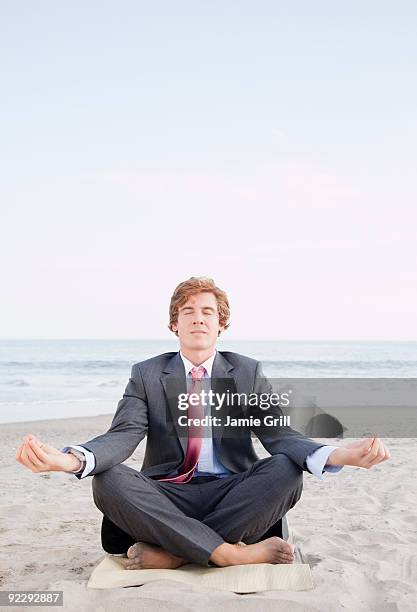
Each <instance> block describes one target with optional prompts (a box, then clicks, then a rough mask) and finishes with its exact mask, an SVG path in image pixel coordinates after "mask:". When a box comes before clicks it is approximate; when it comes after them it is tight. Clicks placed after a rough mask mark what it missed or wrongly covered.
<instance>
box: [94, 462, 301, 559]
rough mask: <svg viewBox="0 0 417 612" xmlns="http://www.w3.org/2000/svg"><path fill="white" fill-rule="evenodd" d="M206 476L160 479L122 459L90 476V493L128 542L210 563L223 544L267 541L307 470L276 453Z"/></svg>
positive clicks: (298, 493)
mask: <svg viewBox="0 0 417 612" xmlns="http://www.w3.org/2000/svg"><path fill="white" fill-rule="evenodd" d="M202 480H203V479H202V478H200V479H195V481H191V482H190V483H186V484H182V483H171V482H160V481H157V480H153V479H152V478H149V477H148V476H145V475H144V474H142V473H141V472H139V471H137V470H134V469H132V468H130V467H128V466H126V465H122V464H119V465H116V466H114V467H112V468H110V469H108V470H105V471H103V472H100V473H99V474H96V475H95V476H94V477H93V482H92V485H93V497H94V502H95V504H96V506H97V508H98V509H99V510H100V511H101V512H102V513H103V514H104V517H105V518H106V517H107V519H108V520H109V523H110V524H112V523H113V524H114V525H115V526H117V528H118V529H119V530H121V531H120V533H124V534H125V535H126V534H127V537H128V538H130V542H131V543H133V542H139V541H141V542H148V543H150V544H156V545H158V546H161V547H162V548H164V549H165V550H167V551H169V552H170V553H172V554H174V555H177V556H179V557H183V558H184V559H187V560H188V561H189V562H191V563H198V564H200V565H205V566H207V565H208V564H209V559H210V556H211V554H212V552H213V551H214V550H215V549H216V548H217V547H218V546H220V545H221V544H223V543H224V542H230V543H236V542H239V541H243V542H245V543H246V544H253V543H255V542H258V541H259V540H260V539H262V536H263V535H264V534H265V533H266V532H267V531H268V529H269V528H270V527H271V526H272V525H273V524H274V523H276V522H277V521H279V519H280V518H282V517H283V516H284V515H285V514H286V513H287V512H288V510H289V509H290V508H292V507H293V506H294V505H295V504H296V503H297V501H298V500H299V499H300V497H301V491H302V486H303V472H302V470H301V468H300V467H299V466H298V465H296V464H295V463H294V462H293V461H291V459H289V458H288V457H287V456H286V455H284V454H277V455H273V456H271V457H268V458H266V459H260V460H259V461H256V462H255V463H254V464H253V465H252V466H251V467H250V468H249V469H248V470H246V471H245V472H241V473H239V474H233V475H231V476H227V477H226V478H215V479H210V478H208V479H206V480H207V481H206V482H203V483H202V482H201V481H202ZM130 542H129V544H130ZM103 547H104V548H105V543H104V542H103ZM125 548H126V550H127V547H126V540H125ZM105 549H106V548H105ZM126 550H117V552H119V553H121V552H126ZM108 552H112V553H114V552H116V551H115V550H109V551H108Z"/></svg>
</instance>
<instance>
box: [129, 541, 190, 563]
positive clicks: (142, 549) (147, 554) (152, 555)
mask: <svg viewBox="0 0 417 612" xmlns="http://www.w3.org/2000/svg"><path fill="white" fill-rule="evenodd" d="M122 563H123V565H124V567H125V569H175V568H177V567H179V566H180V565H184V564H185V563H188V561H186V560H185V559H182V558H181V557H176V556H175V555H171V553H169V552H168V551H166V550H164V549H163V548H160V547H159V546H154V545H153V544H147V543H145V542H136V544H133V546H131V547H130V548H129V550H128V551H127V559H122Z"/></svg>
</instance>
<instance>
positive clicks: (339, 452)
mask: <svg viewBox="0 0 417 612" xmlns="http://www.w3.org/2000/svg"><path fill="white" fill-rule="evenodd" d="M326 465H344V460H343V449H342V448H336V449H335V450H333V451H332V452H331V453H330V455H329V456H328V457H327V461H326Z"/></svg>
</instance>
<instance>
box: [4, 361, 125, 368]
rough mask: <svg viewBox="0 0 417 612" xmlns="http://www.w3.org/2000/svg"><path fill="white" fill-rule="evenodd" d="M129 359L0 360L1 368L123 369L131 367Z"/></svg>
mask: <svg viewBox="0 0 417 612" xmlns="http://www.w3.org/2000/svg"><path fill="white" fill-rule="evenodd" d="M132 365H133V362H130V361H104V360H94V361H84V360H80V361H0V367H2V368H30V369H45V370H72V369H73V370H77V369H82V370H85V369H91V370H92V369H117V368H120V369H122V368H123V369H125V368H131V367H132Z"/></svg>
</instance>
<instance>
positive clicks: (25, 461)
mask: <svg viewBox="0 0 417 612" xmlns="http://www.w3.org/2000/svg"><path fill="white" fill-rule="evenodd" d="M21 456H22V463H23V465H25V466H26V467H28V468H29V469H30V470H32V472H37V471H38V468H37V466H36V465H35V464H34V463H33V462H32V461H31V459H30V457H28V454H27V445H26V444H25V445H24V447H23V449H22V455H21Z"/></svg>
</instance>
